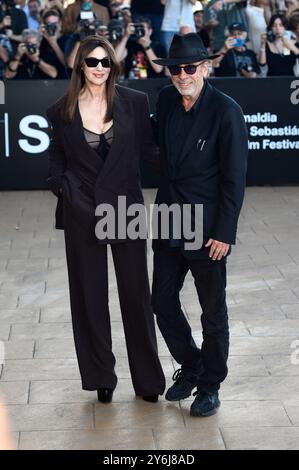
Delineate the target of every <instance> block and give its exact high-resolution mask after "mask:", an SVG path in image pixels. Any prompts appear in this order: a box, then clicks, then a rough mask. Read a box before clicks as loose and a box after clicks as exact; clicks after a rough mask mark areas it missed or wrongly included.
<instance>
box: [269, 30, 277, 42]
mask: <svg viewBox="0 0 299 470" xmlns="http://www.w3.org/2000/svg"><path fill="white" fill-rule="evenodd" d="M275 39H276V36H275V34H274V33H273V31H268V32H267V41H269V42H274V41H275Z"/></svg>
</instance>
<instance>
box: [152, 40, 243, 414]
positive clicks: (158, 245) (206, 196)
mask: <svg viewBox="0 0 299 470" xmlns="http://www.w3.org/2000/svg"><path fill="white" fill-rule="evenodd" d="M214 57H215V56H209V55H208V52H207V50H206V48H205V47H204V45H203V43H202V41H201V39H200V38H199V36H198V35H197V34H195V33H189V34H186V35H184V36H178V35H175V37H174V39H173V41H172V44H171V48H170V51H169V57H168V58H167V59H159V60H157V61H156V62H157V63H159V64H160V65H165V66H168V68H169V71H170V75H171V79H172V83H173V86H172V85H171V86H168V87H166V88H164V89H163V90H162V91H161V93H160V95H159V99H158V103H157V115H156V118H157V129H156V131H157V137H158V140H159V145H160V152H161V157H160V158H161V182H160V186H159V190H158V193H157V198H156V204H158V205H160V204H162V203H166V204H167V205H168V206H170V205H171V204H173V203H177V204H179V206H180V207H181V208H182V207H183V205H184V204H191V207H192V210H193V211H192V212H191V214H192V222H193V226H194V217H195V213H196V212H195V210H194V209H195V206H196V205H197V204H201V205H202V207H203V244H202V246H201V248H200V249H196V250H187V249H186V245H185V243H184V242H185V240H184V239H183V238H181V239H180V240H176V239H175V237H172V239H170V240H162V239H161V238H160V239H158V240H154V242H153V249H154V274H153V291H152V303H153V307H154V312H155V314H156V316H157V322H158V326H159V328H160V330H161V332H162V335H163V337H164V339H165V341H166V343H167V345H168V348H169V350H170V352H171V354H172V356H173V357H174V359H175V360H176V361H177V362H178V363H179V364H181V369H178V370H177V371H176V372H175V374H174V376H173V380H174V381H175V383H174V384H173V385H172V386H171V387H170V388H169V389H168V391H167V393H166V399H167V400H170V401H176V400H181V399H184V398H187V397H188V396H190V395H191V393H192V390H193V389H194V388H195V387H197V391H196V392H195V394H194V395H196V398H195V400H194V402H193V403H192V406H191V410H190V413H191V415H193V416H210V415H212V414H214V413H216V411H217V408H218V407H219V406H220V401H219V397H218V390H219V388H220V383H221V382H222V381H223V380H224V379H225V377H226V375H227V358H228V347H229V328H228V315H227V306H226V300H225V287H226V258H227V255H228V254H229V253H230V249H231V248H230V245H232V244H234V243H235V241H236V230H237V222H238V217H239V213H240V210H241V206H242V202H243V197H244V189H245V180H246V165H247V153H248V140H247V129H246V124H245V121H244V117H243V114H242V110H241V108H240V106H239V105H238V104H237V103H236V102H235V101H234V100H233V99H231V98H230V97H228V96H227V95H225V94H224V93H221V92H220V91H218V90H217V89H216V88H214V87H213V86H212V85H211V84H210V83H209V82H208V81H207V79H206V77H207V76H208V68H209V60H210V59H212V58H214ZM173 223H174V222H173ZM189 270H190V271H191V273H192V275H193V278H194V282H195V286H196V290H197V294H198V299H199V303H200V305H201V308H202V316H201V322H202V330H203V343H202V346H201V349H200V348H199V347H198V346H197V345H196V343H195V341H194V339H193V337H192V331H191V328H190V325H189V323H188V321H187V319H186V317H185V315H184V313H183V311H182V309H181V304H180V296H179V294H180V290H181V289H182V287H183V284H184V279H185V277H186V274H187V272H188V271H189Z"/></svg>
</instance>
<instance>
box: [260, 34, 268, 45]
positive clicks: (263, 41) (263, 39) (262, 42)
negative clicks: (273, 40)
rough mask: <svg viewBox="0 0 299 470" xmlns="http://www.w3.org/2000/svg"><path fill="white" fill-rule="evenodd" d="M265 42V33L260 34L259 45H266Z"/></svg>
mask: <svg viewBox="0 0 299 470" xmlns="http://www.w3.org/2000/svg"><path fill="white" fill-rule="evenodd" d="M266 43H267V33H262V34H261V47H266Z"/></svg>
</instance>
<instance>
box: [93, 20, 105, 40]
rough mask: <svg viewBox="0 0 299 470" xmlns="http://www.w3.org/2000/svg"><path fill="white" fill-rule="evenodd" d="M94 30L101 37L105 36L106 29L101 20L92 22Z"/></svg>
mask: <svg viewBox="0 0 299 470" xmlns="http://www.w3.org/2000/svg"><path fill="white" fill-rule="evenodd" d="M93 24H94V28H95V32H96V33H97V34H99V35H101V36H106V34H107V31H108V28H107V26H106V25H104V23H103V21H102V20H98V19H97V20H94V23H93Z"/></svg>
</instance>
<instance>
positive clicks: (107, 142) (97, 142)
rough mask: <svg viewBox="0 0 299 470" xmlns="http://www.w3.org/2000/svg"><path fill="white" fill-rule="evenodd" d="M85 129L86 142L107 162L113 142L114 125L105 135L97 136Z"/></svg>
mask: <svg viewBox="0 0 299 470" xmlns="http://www.w3.org/2000/svg"><path fill="white" fill-rule="evenodd" d="M83 129H84V135H85V139H86V142H87V143H88V145H90V147H92V148H93V149H94V150H95V151H96V152H97V153H98V154H99V156H100V157H101V158H102V159H103V160H104V161H105V160H106V158H107V155H108V153H109V150H110V147H111V145H112V141H113V125H112V126H111V127H110V128H109V129H108V130H107V131H106V132H104V133H103V134H97V133H96V132H92V131H90V130H88V129H85V127H84V128H83Z"/></svg>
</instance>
